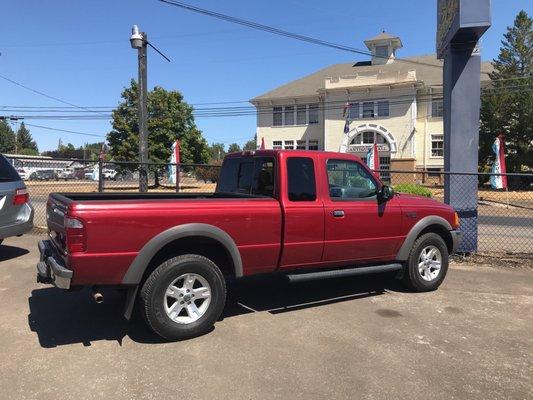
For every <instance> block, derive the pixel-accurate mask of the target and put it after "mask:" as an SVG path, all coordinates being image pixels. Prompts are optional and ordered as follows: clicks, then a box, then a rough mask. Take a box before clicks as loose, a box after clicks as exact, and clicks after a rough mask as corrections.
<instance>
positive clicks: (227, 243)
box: [122, 223, 243, 285]
mask: <svg viewBox="0 0 533 400" xmlns="http://www.w3.org/2000/svg"><path fill="white" fill-rule="evenodd" d="M192 236H201V237H207V238H210V239H213V240H216V241H218V242H219V243H221V244H222V245H223V246H224V247H225V248H226V250H227V252H228V254H229V255H230V257H231V259H232V261H233V266H234V268H235V277H237V278H240V277H241V276H242V275H243V272H242V260H241V255H240V253H239V249H238V248H237V245H236V244H235V242H234V241H233V239H232V238H231V236H230V235H228V234H227V233H226V232H224V231H223V230H222V229H220V228H217V227H216V226H213V225H209V224H198V223H194V224H183V225H178V226H174V227H172V228H169V229H167V230H166V231H163V232H161V233H159V234H158V235H156V236H154V237H153V238H152V239H150V240H149V241H148V243H146V244H145V245H144V246H143V248H142V249H141V250H140V251H139V254H137V257H135V259H134V260H133V262H132V263H131V265H130V266H129V268H128V271H127V272H126V274H125V275H124V278H123V279H122V283H123V284H124V285H138V284H139V283H140V282H141V279H142V277H143V275H144V271H145V270H146V268H147V267H148V265H149V263H150V261H151V260H152V258H153V257H154V256H155V255H156V254H157V252H158V251H159V250H161V249H162V248H163V246H165V245H167V244H168V243H170V242H173V241H174V240H178V239H183V238H187V237H192Z"/></svg>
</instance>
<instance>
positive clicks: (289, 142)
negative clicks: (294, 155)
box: [284, 140, 294, 150]
mask: <svg viewBox="0 0 533 400" xmlns="http://www.w3.org/2000/svg"><path fill="white" fill-rule="evenodd" d="M284 149H285V150H294V140H285V147H284Z"/></svg>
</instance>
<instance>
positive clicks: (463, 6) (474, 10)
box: [437, 0, 490, 58]
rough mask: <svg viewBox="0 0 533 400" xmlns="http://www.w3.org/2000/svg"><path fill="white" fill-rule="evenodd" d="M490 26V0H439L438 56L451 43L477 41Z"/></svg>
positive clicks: (442, 54) (442, 55)
mask: <svg viewBox="0 0 533 400" xmlns="http://www.w3.org/2000/svg"><path fill="white" fill-rule="evenodd" d="M489 27H490V0H437V56H438V57H439V58H443V57H444V52H445V51H446V49H447V48H448V47H449V46H450V44H459V45H460V44H461V43H464V44H468V43H476V42H477V41H478V40H479V38H480V37H481V35H483V33H484V32H485V31H486V30H487V29H488V28H489Z"/></svg>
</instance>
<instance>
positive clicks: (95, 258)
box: [37, 150, 460, 340]
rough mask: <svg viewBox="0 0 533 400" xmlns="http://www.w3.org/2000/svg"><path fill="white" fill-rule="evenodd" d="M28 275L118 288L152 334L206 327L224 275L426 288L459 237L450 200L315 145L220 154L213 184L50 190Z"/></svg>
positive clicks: (188, 333) (218, 303)
mask: <svg viewBox="0 0 533 400" xmlns="http://www.w3.org/2000/svg"><path fill="white" fill-rule="evenodd" d="M47 221H48V232H49V239H48V240H43V241H41V242H39V250H40V253H41V260H40V262H39V263H38V265H37V271H38V274H37V280H38V282H41V283H52V284H54V285H55V286H57V287H59V288H63V289H72V288H76V287H82V286H91V287H93V288H95V289H93V295H94V297H95V300H97V301H100V300H102V297H101V295H100V293H99V290H98V288H99V287H101V286H114V287H119V288H124V289H127V293H128V294H127V297H126V299H127V300H126V305H125V316H126V317H127V318H129V316H130V315H131V312H132V310H133V307H134V304H138V307H139V309H140V311H141V312H142V313H143V314H144V317H145V319H146V321H147V323H148V324H149V326H150V327H151V328H152V329H153V330H154V331H155V332H156V333H157V334H159V335H160V336H162V337H164V338H166V339H169V340H176V339H184V338H189V337H193V336H197V335H200V334H202V333H204V332H206V331H208V330H209V329H210V328H211V327H212V326H213V324H214V323H215V321H216V320H217V319H218V318H219V316H220V314H221V313H222V311H223V308H224V304H225V299H226V282H227V281H228V280H229V279H235V278H240V277H243V276H248V275H253V274H263V273H272V272H278V273H284V274H287V275H288V276H289V278H290V279H292V280H295V281H298V280H306V279H318V278H328V277H341V276H347V275H359V274H365V273H373V272H389V271H397V272H398V277H399V278H401V279H402V280H403V282H405V284H407V285H408V287H410V288H411V289H412V290H415V291H428V290H434V289H436V288H437V287H438V286H439V285H440V284H441V283H442V281H443V280H444V277H445V275H446V271H447V269H448V255H449V254H450V253H452V252H453V251H454V249H455V248H456V246H457V243H458V241H459V237H460V234H459V231H458V227H459V220H458V217H457V214H456V213H455V212H454V210H453V209H452V208H451V207H450V206H448V205H445V204H442V203H439V202H437V201H435V200H431V199H428V198H423V197H417V196H412V195H406V194H399V193H394V192H393V190H392V189H391V187H389V186H387V185H384V184H383V183H382V182H381V181H380V180H379V179H378V178H377V177H376V176H375V175H374V173H372V171H370V170H369V169H368V168H367V166H366V165H365V164H364V163H363V162H362V161H361V159H359V158H358V157H355V156H352V155H348V154H339V153H330V152H318V151H300V150H296V151H291V150H287V151H286V150H280V151H276V150H258V151H253V152H243V153H233V154H229V155H228V156H227V157H226V158H225V160H224V163H223V165H222V169H221V173H220V177H219V181H218V184H217V188H216V191H215V193H213V194H200V193H179V194H178V193H168V194H167V193H155V194H152V193H150V194H138V193H63V194H60V193H53V194H51V195H50V198H49V200H48V204H47Z"/></svg>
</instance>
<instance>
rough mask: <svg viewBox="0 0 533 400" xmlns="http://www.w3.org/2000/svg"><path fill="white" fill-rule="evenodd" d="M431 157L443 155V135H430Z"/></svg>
mask: <svg viewBox="0 0 533 400" xmlns="http://www.w3.org/2000/svg"><path fill="white" fill-rule="evenodd" d="M431 157H444V135H431Z"/></svg>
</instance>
